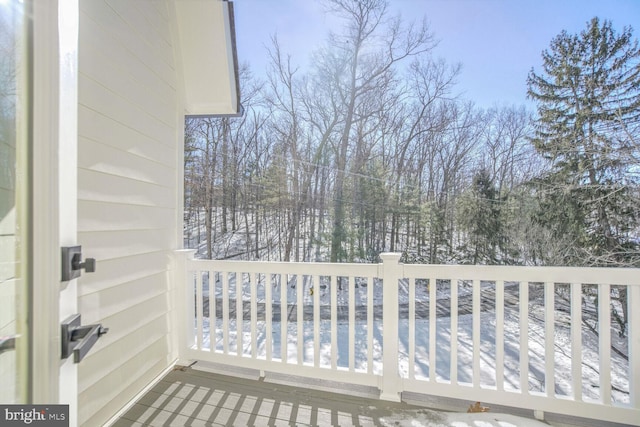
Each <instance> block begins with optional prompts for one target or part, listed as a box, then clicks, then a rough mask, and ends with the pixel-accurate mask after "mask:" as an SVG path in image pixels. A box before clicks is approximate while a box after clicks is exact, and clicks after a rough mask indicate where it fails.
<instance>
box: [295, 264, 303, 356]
mask: <svg viewBox="0 0 640 427" xmlns="http://www.w3.org/2000/svg"><path fill="white" fill-rule="evenodd" d="M303 297H304V276H303V275H301V274H299V275H297V276H296V304H297V307H296V318H297V320H298V323H297V326H298V339H297V340H296V342H297V344H298V365H302V364H303V363H304V322H303V320H304V315H303V309H304V306H303V304H304V301H303V299H302V298H303Z"/></svg>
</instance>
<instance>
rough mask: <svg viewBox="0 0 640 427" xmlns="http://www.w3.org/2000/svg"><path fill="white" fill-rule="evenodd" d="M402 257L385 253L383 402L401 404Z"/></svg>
mask: <svg viewBox="0 0 640 427" xmlns="http://www.w3.org/2000/svg"><path fill="white" fill-rule="evenodd" d="M400 256H401V255H400V254H398V253H382V254H380V259H381V260H382V264H381V268H382V272H381V276H382V280H383V287H382V296H383V305H382V336H383V347H382V384H381V387H380V399H382V400H390V401H394V402H399V401H400V392H401V391H402V389H401V383H400V375H399V371H398V280H399V279H400V278H401V275H402V264H400Z"/></svg>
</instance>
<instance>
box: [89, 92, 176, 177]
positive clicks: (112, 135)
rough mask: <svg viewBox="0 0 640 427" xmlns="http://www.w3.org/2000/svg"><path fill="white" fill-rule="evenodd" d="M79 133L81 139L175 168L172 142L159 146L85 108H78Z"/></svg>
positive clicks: (150, 139) (106, 117)
mask: <svg viewBox="0 0 640 427" xmlns="http://www.w3.org/2000/svg"><path fill="white" fill-rule="evenodd" d="M78 133H79V135H80V136H81V137H84V138H86V139H90V140H92V141H95V142H100V143H102V144H107V145H111V146H112V147H114V148H117V149H118V150H120V151H123V152H125V153H128V154H132V155H136V156H139V157H142V158H143V159H147V160H150V161H153V162H156V163H160V164H162V165H165V166H169V167H175V162H174V160H175V151H176V150H175V141H171V142H172V144H170V145H166V144H162V143H160V142H158V141H156V140H154V139H152V138H150V137H149V136H147V135H144V134H142V133H141V132H140V131H139V130H138V129H137V128H135V127H127V126H126V125H124V124H123V123H120V122H118V121H116V120H114V119H113V118H111V117H108V116H105V115H104V114H101V113H99V112H97V111H95V110H92V109H90V108H88V107H86V106H84V105H80V106H79V107H78Z"/></svg>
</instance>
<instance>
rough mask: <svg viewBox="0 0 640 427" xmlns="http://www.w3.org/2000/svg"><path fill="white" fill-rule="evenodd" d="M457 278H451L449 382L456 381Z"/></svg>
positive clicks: (454, 382) (455, 382)
mask: <svg viewBox="0 0 640 427" xmlns="http://www.w3.org/2000/svg"><path fill="white" fill-rule="evenodd" d="M458 286H459V283H458V280H451V310H450V311H451V335H450V336H451V346H450V348H451V354H450V357H451V369H450V381H451V384H457V383H458Z"/></svg>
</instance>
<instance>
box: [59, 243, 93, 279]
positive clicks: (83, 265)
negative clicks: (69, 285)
mask: <svg viewBox="0 0 640 427" xmlns="http://www.w3.org/2000/svg"><path fill="white" fill-rule="evenodd" d="M83 269H84V271H85V272H87V273H94V272H95V271H96V260H95V259H94V258H86V259H85V260H84V261H82V246H65V247H63V248H62V281H63V282H66V281H69V280H73V279H76V278H78V277H80V275H81V274H82V270H83Z"/></svg>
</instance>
